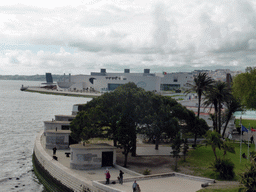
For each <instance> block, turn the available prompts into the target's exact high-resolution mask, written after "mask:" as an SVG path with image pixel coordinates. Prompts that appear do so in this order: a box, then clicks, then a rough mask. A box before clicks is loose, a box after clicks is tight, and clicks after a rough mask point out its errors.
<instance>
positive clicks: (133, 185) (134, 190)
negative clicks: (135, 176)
mask: <svg viewBox="0 0 256 192" xmlns="http://www.w3.org/2000/svg"><path fill="white" fill-rule="evenodd" d="M137 185H138V184H137V182H136V180H135V181H134V183H133V184H132V190H133V192H137Z"/></svg>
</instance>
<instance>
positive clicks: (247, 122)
mask: <svg viewBox="0 0 256 192" xmlns="http://www.w3.org/2000/svg"><path fill="white" fill-rule="evenodd" d="M235 124H236V127H241V125H240V119H236V121H235ZM242 125H243V126H245V127H246V128H249V127H254V128H256V121H255V120H253V119H242Z"/></svg>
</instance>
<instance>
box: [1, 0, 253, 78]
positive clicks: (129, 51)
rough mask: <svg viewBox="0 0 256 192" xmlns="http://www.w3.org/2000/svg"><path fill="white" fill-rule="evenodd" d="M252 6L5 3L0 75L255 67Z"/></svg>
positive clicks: (199, 1)
mask: <svg viewBox="0 0 256 192" xmlns="http://www.w3.org/2000/svg"><path fill="white" fill-rule="evenodd" d="M255 61H256V0H214V1H213V0H179V1H177V0H104V1H103V0H73V1H69V0H62V1H53V0H51V1H50V0H44V1H32V0H8V1H4V2H1V4H0V75H16V74H18V75H35V74H45V73H46V72H51V73H52V74H63V73H66V74H68V73H71V74H72V75H75V74H90V72H99V71H100V69H106V71H107V72H123V71H124V69H130V72H131V73H132V72H143V71H144V69H150V72H152V73H159V72H168V73H171V72H191V71H193V70H201V69H206V70H215V69H230V70H232V71H237V70H241V71H244V70H245V68H246V67H249V66H250V67H254V66H255V65H256V62H255Z"/></svg>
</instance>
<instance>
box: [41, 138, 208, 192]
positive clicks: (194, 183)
mask: <svg viewBox="0 0 256 192" xmlns="http://www.w3.org/2000/svg"><path fill="white" fill-rule="evenodd" d="M44 143H45V141H44V137H43V139H42V140H41V144H42V146H45V145H44ZM43 148H44V150H45V151H46V152H47V154H48V155H49V156H52V155H53V151H52V150H51V149H45V147H43ZM170 149H171V147H163V146H160V147H159V150H155V149H154V148H152V147H138V149H137V150H138V154H139V155H145V154H147V155H170ZM65 152H69V150H57V153H56V156H57V157H58V161H57V162H58V163H60V164H62V165H64V166H65V167H67V168H68V172H69V173H71V174H72V173H74V174H78V175H80V176H82V178H86V179H87V180H90V181H91V182H92V183H93V182H94V181H96V182H99V183H105V170H106V167H103V168H100V169H94V170H74V169H70V157H66V155H65ZM52 161H55V160H54V159H52ZM107 168H108V169H109V171H110V174H111V178H110V182H112V181H116V184H110V185H108V187H110V188H114V189H116V190H118V191H132V184H133V182H134V180H136V181H137V183H138V184H139V185H140V188H141V190H142V191H147V192H156V191H157V192H166V191H170V192H195V191H198V190H199V189H201V188H202V187H201V184H203V183H208V182H211V181H209V180H210V179H207V178H201V177H200V178H199V177H194V176H188V175H182V174H179V173H175V172H173V173H169V174H159V175H150V176H147V177H146V176H143V175H141V174H139V173H136V172H133V171H130V170H126V171H125V170H124V183H123V185H120V184H118V182H117V177H118V175H119V169H118V168H114V167H107ZM175 174H178V176H176V175H175ZM109 191H112V190H111V189H110V190H109Z"/></svg>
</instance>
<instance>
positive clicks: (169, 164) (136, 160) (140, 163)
mask: <svg viewBox="0 0 256 192" xmlns="http://www.w3.org/2000/svg"><path fill="white" fill-rule="evenodd" d="M152 147H154V146H152ZM180 160H181V159H180ZM116 162H117V164H118V165H120V166H123V165H124V155H123V154H122V150H121V149H117V152H116ZM174 166H175V159H174V158H173V157H171V156H137V157H132V156H131V155H130V154H129V156H128V163H127V168H128V169H130V170H132V171H135V172H137V173H140V174H143V172H144V171H145V170H146V169H149V170H150V174H161V173H168V172H173V171H174ZM178 169H179V170H178V172H179V173H184V174H188V175H196V176H198V175H197V174H196V173H195V172H194V171H193V170H192V169H189V167H183V166H179V167H178ZM235 187H241V185H240V183H239V182H238V181H216V183H214V184H213V185H210V186H208V187H207V188H209V189H223V188H235Z"/></svg>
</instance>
